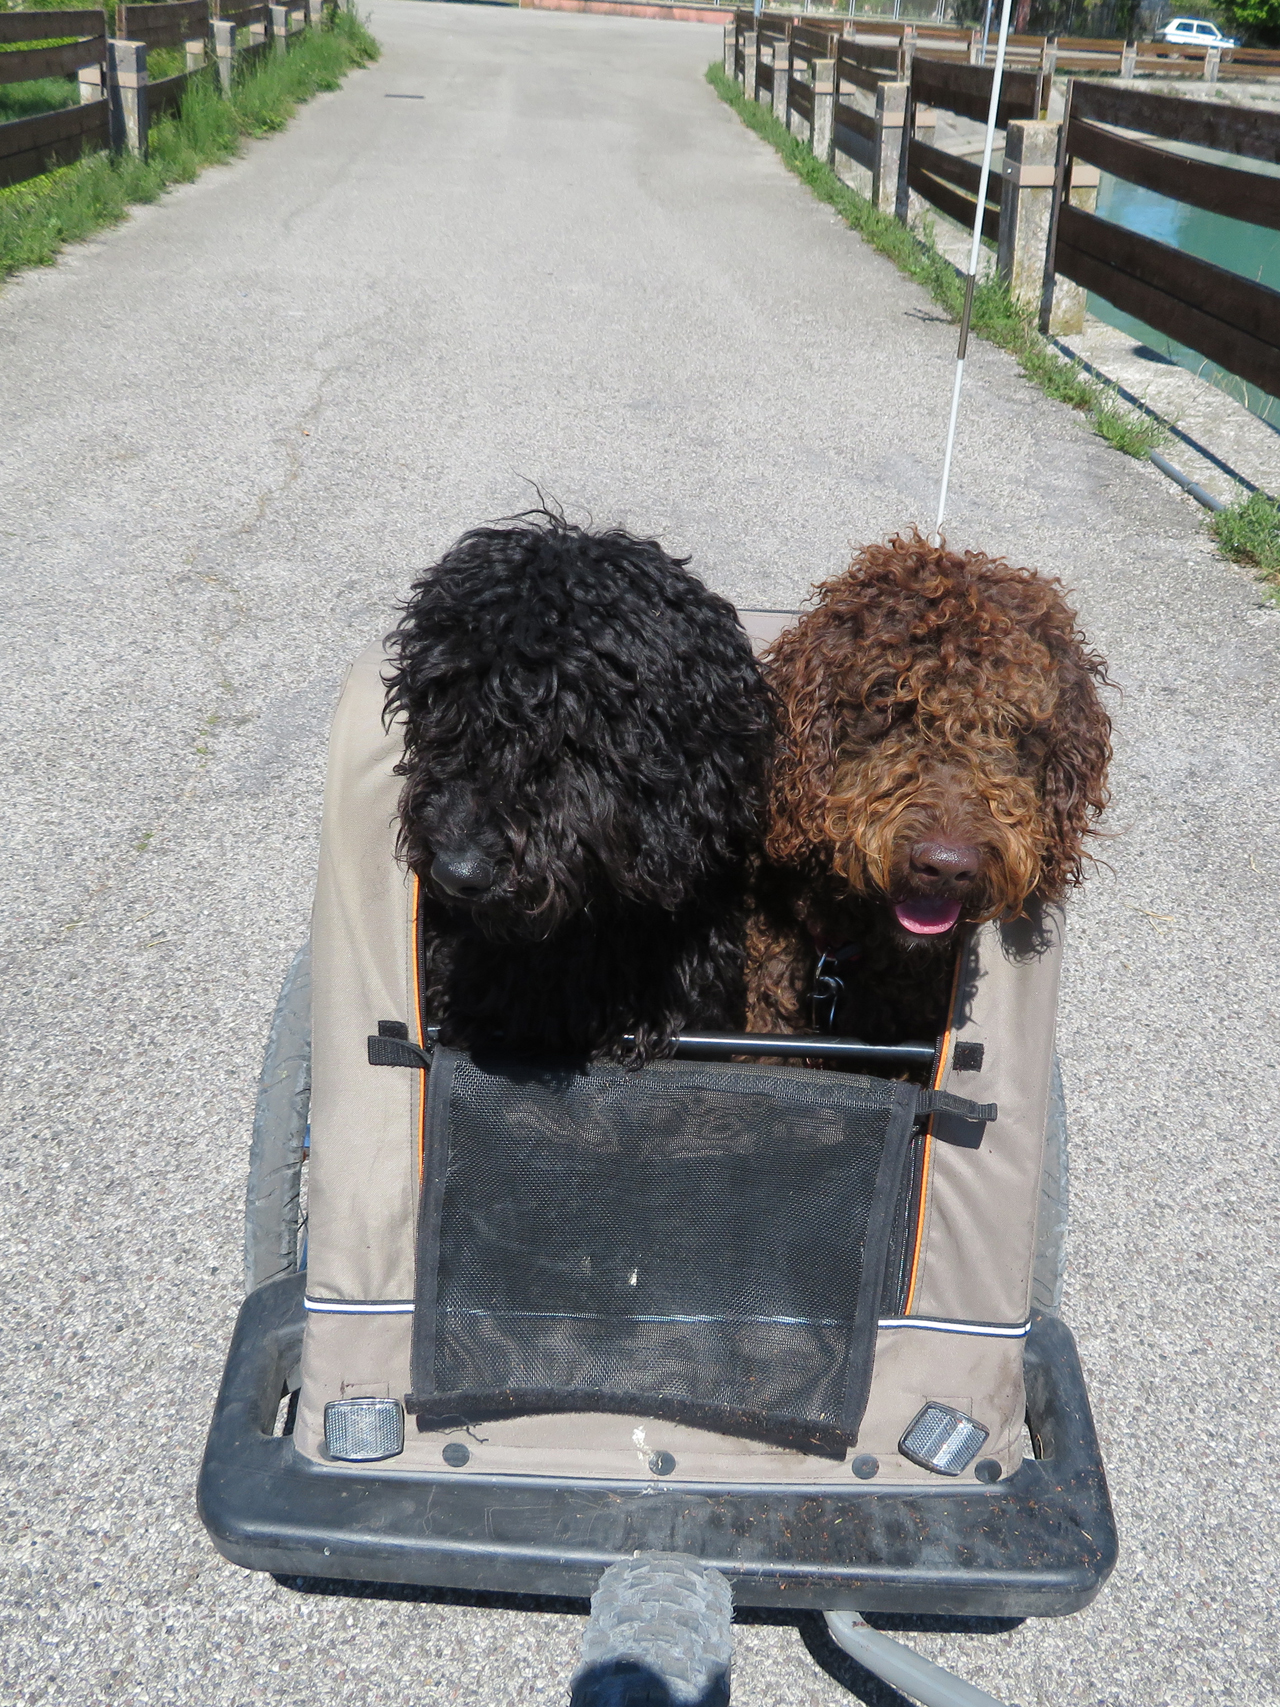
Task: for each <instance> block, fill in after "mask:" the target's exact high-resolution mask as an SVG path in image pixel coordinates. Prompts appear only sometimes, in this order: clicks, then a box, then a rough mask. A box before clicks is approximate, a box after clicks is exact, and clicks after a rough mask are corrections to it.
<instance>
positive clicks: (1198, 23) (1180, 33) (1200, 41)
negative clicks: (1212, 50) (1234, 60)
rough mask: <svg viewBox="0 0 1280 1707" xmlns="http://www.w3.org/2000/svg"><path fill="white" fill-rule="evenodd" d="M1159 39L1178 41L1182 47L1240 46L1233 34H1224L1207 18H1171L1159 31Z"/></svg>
mask: <svg viewBox="0 0 1280 1707" xmlns="http://www.w3.org/2000/svg"><path fill="white" fill-rule="evenodd" d="M1156 40H1157V41H1167V42H1176V43H1177V44H1178V45H1179V46H1180V47H1239V45H1240V43H1239V42H1238V41H1235V40H1234V39H1233V38H1232V37H1231V36H1224V35H1223V33H1222V31H1221V30H1220V29H1219V28H1218V26H1217V25H1216V24H1211V23H1210V22H1209V21H1208V19H1207V18H1170V19H1169V22H1168V23H1167V24H1166V25H1165V26H1164V28H1163V29H1162V30H1160V31H1158V32H1157V35H1156Z"/></svg>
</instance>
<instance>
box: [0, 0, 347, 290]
mask: <svg viewBox="0 0 1280 1707" xmlns="http://www.w3.org/2000/svg"><path fill="white" fill-rule="evenodd" d="M378 52H379V49H378V44H377V42H376V41H375V40H374V39H373V37H372V36H371V35H370V34H369V32H368V30H367V29H366V28H365V27H364V25H363V24H362V23H361V22H360V21H359V19H358V18H357V17H356V16H355V15H354V14H353V13H350V12H345V11H340V12H338V13H337V14H336V16H335V18H334V22H333V27H332V28H331V29H326V30H323V31H312V30H308V31H307V32H306V33H305V34H304V35H303V36H302V37H301V39H300V40H299V41H297V42H296V44H295V45H294V46H293V47H292V48H291V49H290V51H289V52H288V53H287V54H284V55H282V56H277V55H275V54H272V55H270V56H269V57H268V58H266V59H265V60H263V61H262V62H261V63H260V65H259V67H258V68H257V69H256V70H254V71H252V72H250V73H249V75H248V76H246V77H245V78H244V79H243V80H242V81H240V82H239V83H238V84H237V86H236V88H235V89H234V90H233V92H232V96H231V99H230V100H224V99H223V98H222V96H221V95H220V94H219V93H218V89H217V85H216V83H215V82H214V74H213V72H212V71H208V72H206V73H205V74H204V75H203V76H201V77H199V78H197V79H196V80H195V82H194V83H193V84H192V85H191V87H190V88H189V89H188V91H187V94H186V97H185V98H184V100H183V103H182V110H181V112H180V113H179V114H177V115H176V116H175V117H173V118H166V119H162V120H161V121H160V122H159V123H158V124H157V125H155V126H154V127H153V128H152V131H151V149H150V157H149V158H148V159H147V160H138V159H135V158H134V157H133V156H132V155H122V156H118V157H113V156H111V155H107V154H90V155H86V156H85V158H84V159H83V160H80V161H78V162H77V163H76V164H75V165H73V166H64V167H61V168H60V169H59V170H57V171H54V172H48V173H45V174H44V175H43V176H42V177H39V178H32V179H29V180H28V181H27V182H26V183H25V184H15V185H14V186H13V187H12V188H11V189H7V190H0V278H4V277H6V276H8V275H9V274H10V273H14V272H17V271H18V270H19V269H20V268H23V267H40V266H47V265H48V264H49V263H50V262H51V261H52V260H53V259H54V258H55V257H56V255H57V254H58V251H59V250H60V249H62V248H63V247H64V245H66V244H67V243H74V242H76V241H78V240H80V239H82V238H85V237H89V236H91V235H92V234H93V233H94V232H95V231H100V230H101V229H102V228H103V227H104V226H108V225H114V224H116V223H117V222H118V221H119V220H121V219H123V218H124V217H125V216H126V214H127V213H128V210H129V206H130V203H133V202H153V201H155V200H157V198H158V197H159V196H161V195H163V193H164V191H165V190H166V189H167V188H168V187H169V186H170V185H171V184H187V183H190V182H191V180H192V179H193V178H195V177H196V176H197V175H198V174H199V173H200V172H201V171H202V170H203V169H204V167H206V166H213V165H217V164H218V163H219V162H220V161H224V160H230V159H231V158H232V156H233V155H235V154H237V153H238V152H239V151H240V148H241V146H242V144H243V139H244V138H245V137H246V136H266V135H268V134H269V133H270V132H272V131H276V130H280V129H281V128H282V127H283V126H284V125H286V124H288V122H289V120H290V118H292V116H293V114H294V112H295V111H296V109H297V107H298V105H299V103H300V102H302V101H305V100H307V99H309V97H310V96H312V95H314V94H315V93H316V92H317V90H320V89H336V88H337V87H338V86H339V84H340V83H341V81H342V78H343V75H344V74H345V73H346V72H347V71H349V70H350V69H351V68H352V67H353V66H357V65H366V64H368V62H369V61H370V60H372V59H376V58H377V57H378Z"/></svg>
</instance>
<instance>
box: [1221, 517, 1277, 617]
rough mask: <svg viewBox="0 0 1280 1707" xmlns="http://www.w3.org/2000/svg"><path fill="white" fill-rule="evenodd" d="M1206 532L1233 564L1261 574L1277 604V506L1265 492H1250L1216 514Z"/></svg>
mask: <svg viewBox="0 0 1280 1707" xmlns="http://www.w3.org/2000/svg"><path fill="white" fill-rule="evenodd" d="M1209 532H1210V533H1211V534H1212V535H1213V537H1214V538H1215V539H1216V540H1217V542H1218V545H1219V548H1220V549H1221V550H1222V551H1223V552H1224V553H1225V554H1226V555H1227V556H1228V557H1230V558H1231V559H1233V561H1234V562H1236V563H1251V564H1253V565H1254V567H1255V568H1257V569H1259V570H1261V572H1262V575H1261V578H1262V579H1263V580H1264V581H1266V582H1267V583H1268V585H1269V586H1270V588H1271V596H1272V598H1273V600H1277V601H1280V502H1277V501H1276V499H1274V498H1268V497H1267V495H1266V493H1265V492H1251V493H1250V494H1249V496H1248V497H1247V498H1242V499H1241V500H1240V501H1239V503H1235V504H1230V505H1228V507H1227V508H1226V509H1225V510H1219V511H1217V513H1216V514H1215V515H1213V516H1212V517H1211V518H1210V520H1209Z"/></svg>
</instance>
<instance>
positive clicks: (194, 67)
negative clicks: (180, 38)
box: [182, 36, 205, 71]
mask: <svg viewBox="0 0 1280 1707" xmlns="http://www.w3.org/2000/svg"><path fill="white" fill-rule="evenodd" d="M182 46H183V50H184V51H185V53H186V56H187V70H188V71H199V70H200V69H201V67H202V66H203V65H204V55H205V41H204V37H203V36H201V37H199V38H198V39H197V40H195V41H184V42H183V44H182Z"/></svg>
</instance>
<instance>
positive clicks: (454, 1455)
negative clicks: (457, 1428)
mask: <svg viewBox="0 0 1280 1707" xmlns="http://www.w3.org/2000/svg"><path fill="white" fill-rule="evenodd" d="M440 1456H441V1457H442V1458H443V1459H444V1461H445V1463H446V1464H447V1465H448V1466H449V1468H450V1469H451V1470H461V1468H462V1466H463V1465H464V1464H469V1463H470V1462H471V1452H470V1449H469V1448H468V1447H466V1446H464V1445H463V1444H462V1442H461V1441H460V1440H451V1441H450V1442H449V1444H448V1446H446V1447H445V1449H444V1451H443V1452H442V1453H441V1454H440Z"/></svg>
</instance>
